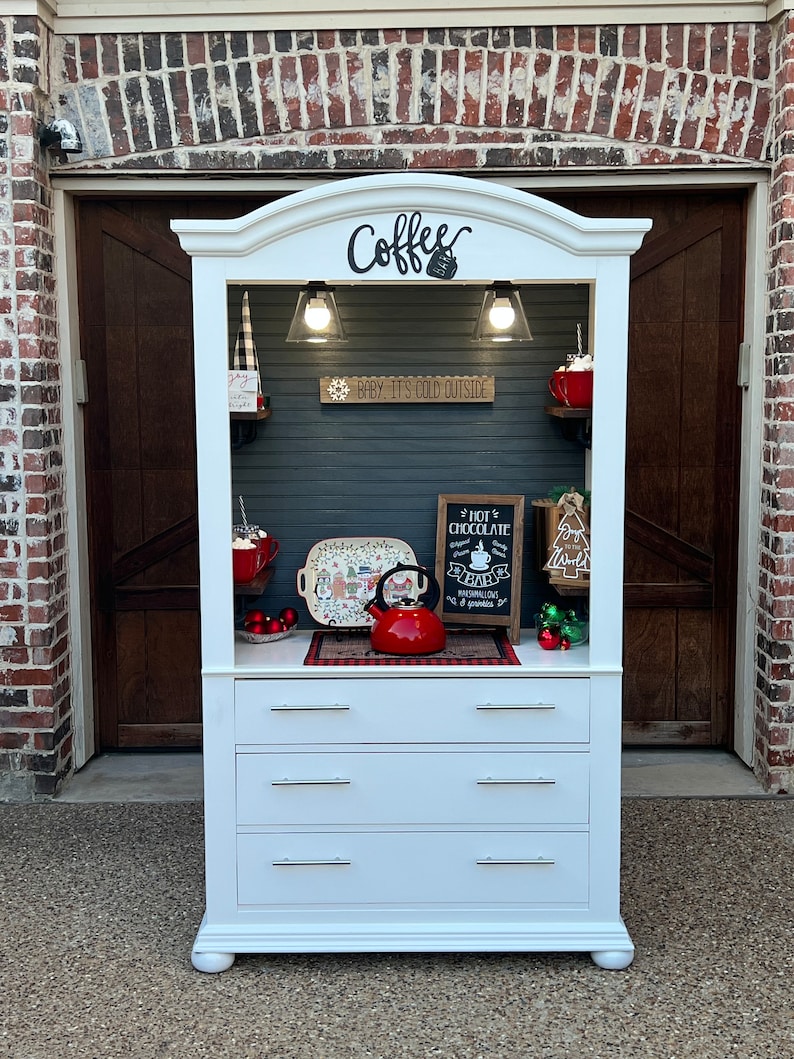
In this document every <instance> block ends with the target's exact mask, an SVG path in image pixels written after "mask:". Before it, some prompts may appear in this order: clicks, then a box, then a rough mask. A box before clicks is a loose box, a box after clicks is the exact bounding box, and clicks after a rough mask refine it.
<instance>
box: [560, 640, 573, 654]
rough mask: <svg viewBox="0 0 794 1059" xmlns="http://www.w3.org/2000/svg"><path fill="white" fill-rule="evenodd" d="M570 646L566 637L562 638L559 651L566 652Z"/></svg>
mask: <svg viewBox="0 0 794 1059" xmlns="http://www.w3.org/2000/svg"><path fill="white" fill-rule="evenodd" d="M570 646H571V641H570V640H569V639H568V637H567V636H562V637H561V638H560V650H561V651H567V650H568V648H569V647H570Z"/></svg>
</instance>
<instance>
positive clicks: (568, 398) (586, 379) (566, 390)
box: [549, 371, 593, 408]
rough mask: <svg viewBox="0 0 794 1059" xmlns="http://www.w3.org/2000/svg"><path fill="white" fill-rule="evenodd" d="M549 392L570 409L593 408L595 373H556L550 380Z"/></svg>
mask: <svg viewBox="0 0 794 1059" xmlns="http://www.w3.org/2000/svg"><path fill="white" fill-rule="evenodd" d="M549 390H550V391H551V394H552V396H553V397H556V398H557V400H558V401H559V402H560V404H564V405H567V406H568V408H592V407H593V372H592V371H555V372H554V374H553V375H552V376H551V378H550V379H549Z"/></svg>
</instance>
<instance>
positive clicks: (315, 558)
mask: <svg viewBox="0 0 794 1059" xmlns="http://www.w3.org/2000/svg"><path fill="white" fill-rule="evenodd" d="M398 563H407V564H408V565H411V566H413V565H416V556H415V555H414V552H413V549H412V548H411V546H410V545H409V544H406V542H405V541H402V540H399V538H397V537H329V538H327V539H326V540H322V541H318V542H317V544H315V545H314V546H313V547H312V548H311V549H310V550H309V554H308V555H307V556H306V565H305V566H304V567H303V569H302V570H298V578H297V581H298V592H299V594H300V595H301V596H303V598H304V599H305V600H306V605H307V607H308V608H309V614H310V615H311V617H312V618H314V620H315V621H316V622H319V623H320V625H343V626H345V627H351V628H352V627H355V626H358V625H372V623H373V619H372V618H371V617H370V615H369V614H368V613H367V611H365V610H364V604H365V603H366V602H368V600H370V599H372V597H373V596H374V595H375V586H376V585H377V583H378V581H380V579H381V576H382V575H383V574H385V573H386V571H387V570H390V569H391V568H392V567H393V566H396V565H397V564H398ZM416 581H417V574H416V572H415V571H414V570H408V571H406V572H405V573H404V574H402V575H397V577H395V578H392V579H390V580H389V582H388V583H387V584H386V585H385V587H384V593H383V594H384V597H385V599H386V602H387V603H389V602H393V601H395V600H397V599H401V598H402V597H403V596H412V597H416V596H417V595H418V594H419V592H420V591H422V590H423V589H424V584H422V585H421V586H420V587H419V588H417V584H416Z"/></svg>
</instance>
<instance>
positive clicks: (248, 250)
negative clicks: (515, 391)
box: [172, 173, 650, 283]
mask: <svg viewBox="0 0 794 1059" xmlns="http://www.w3.org/2000/svg"><path fill="white" fill-rule="evenodd" d="M649 227H650V221H645V220H636V219H631V220H626V219H616V218H608V219H605V220H604V219H594V218H590V217H581V216H579V215H578V214H576V213H573V212H572V211H570V210H567V209H565V208H564V207H562V206H559V205H557V204H555V203H552V202H548V201H546V200H545V199H542V198H539V197H537V196H536V195H532V194H530V193H527V192H524V191H518V190H516V189H514V188H509V187H504V186H502V185H501V184H496V183H493V182H491V181H488V180H487V179H481V180H478V179H472V178H470V177H458V176H445V175H438V174H432V173H428V174H420V173H400V174H389V175H379V176H365V177H352V178H349V179H344V180H339V181H336V182H332V183H328V184H323V185H321V186H319V187H315V188H310V189H308V190H305V191H301V192H297V193H295V194H294V195H288V196H286V197H285V198H283V199H279V200H278V201H276V202H273V203H269V204H268V205H265V206H262V207H260V208H259V209H257V210H254V211H253V212H252V213H249V214H247V215H245V216H243V217H238V218H235V219H233V220H206V221H203V220H179V221H174V222H173V223H172V228H173V230H174V231H175V232H176V233H177V234H178V235H179V239H180V242H181V244H182V247H183V249H184V250H185V251H186V252H187V253H188V254H190V255H191V256H192V257H193V258H194V259H199V260H201V259H212V260H213V261H214V262H215V264H216V266H221V271H222V272H223V274H224V278H225V279H226V281H227V282H230V283H234V282H305V281H307V280H312V279H314V280H330V281H334V282H340V283H344V282H353V283H361V282H372V281H380V282H389V283H393V282H399V281H407V282H414V283H415V282H421V281H431V282H432V281H434V280H450V279H454V281H455V282H459V283H460V282H472V283H474V282H491V281H493V280H514V281H519V280H521V281H525V282H547V281H558V280H562V281H565V280H580V281H581V280H588V279H594V278H595V277H596V276H597V274H598V261H599V259H603V258H615V257H627V256H629V255H630V254H632V253H633V252H634V251H635V250H636V249H637V248H638V247H639V245H640V243H641V242H642V239H643V236H644V235H645V232H646V231H647V230H648V228H649ZM437 250H443V251H446V250H448V251H449V254H448V255H447V261H446V266H445V267H444V266H443V265H442V264H441V263H439V261H438V259H437V258H438V255H436V259H435V260H434V253H435V251H437ZM449 255H451V257H452V260H453V262H454V265H453V264H450V263H449V260H448V258H449ZM221 263H222V264H221Z"/></svg>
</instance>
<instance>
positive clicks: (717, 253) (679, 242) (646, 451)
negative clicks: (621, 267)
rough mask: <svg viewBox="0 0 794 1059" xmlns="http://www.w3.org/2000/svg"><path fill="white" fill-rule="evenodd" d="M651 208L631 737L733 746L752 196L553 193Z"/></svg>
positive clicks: (637, 472)
mask: <svg viewBox="0 0 794 1059" xmlns="http://www.w3.org/2000/svg"><path fill="white" fill-rule="evenodd" d="M555 197H556V198H557V199H558V201H561V202H562V203H563V204H564V205H569V206H570V207H571V208H572V209H576V210H579V211H580V212H582V213H585V214H591V215H593V216H596V215H601V216H609V215H611V216H635V217H640V216H645V217H651V218H653V222H654V223H653V228H652V229H651V231H650V232H649V234H648V236H647V237H646V239H645V241H644V243H643V245H642V247H641V248H640V250H639V251H638V252H637V253H636V254H635V255H634V257H633V258H632V261H631V277H632V278H631V293H630V323H629V390H628V415H627V428H628V432H627V471H626V506H627V516H626V562H625V585H624V602H625V607H626V610H625V630H624V633H625V635H624V642H625V651H624V669H625V679H624V717H625V723H624V737H625V739H626V741H627V742H633V743H668V744H669V743H673V744H688V743H692V744H703V745H705V744H709V743H712V744H721V743H724V742H726V741H727V739H728V738H729V735H730V732H729V726H730V719H731V715H732V708H731V706H732V700H733V669H734V655H735V644H734V635H735V633H734V623H735V613H734V608H735V596H736V545H737V539H738V528H737V527H738V473H739V471H738V436H739V433H738V432H739V414H740V406H739V401H738V390H737V387H736V361H737V357H738V349H739V342H740V338H741V331H742V291H743V279H742V276H743V243H744V196H743V193H741V192H733V191H726V192H722V191H719V192H703V193H693V194H670V195H659V194H644V193H643V194H636V195H622V194H621V195H611V196H603V195H602V196H598V195H593V196H582V195H581V194H572V195H570V196H555Z"/></svg>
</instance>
